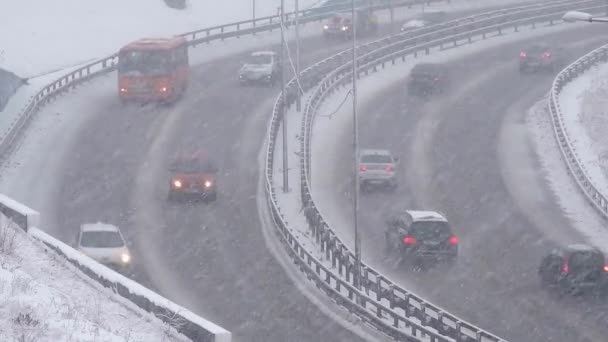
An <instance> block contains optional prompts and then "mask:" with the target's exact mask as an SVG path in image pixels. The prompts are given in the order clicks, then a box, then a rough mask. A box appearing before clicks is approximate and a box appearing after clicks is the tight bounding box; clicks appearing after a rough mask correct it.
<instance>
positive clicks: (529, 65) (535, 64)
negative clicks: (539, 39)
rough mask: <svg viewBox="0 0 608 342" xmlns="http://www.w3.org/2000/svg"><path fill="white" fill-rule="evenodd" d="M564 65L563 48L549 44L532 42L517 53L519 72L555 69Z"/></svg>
mask: <svg viewBox="0 0 608 342" xmlns="http://www.w3.org/2000/svg"><path fill="white" fill-rule="evenodd" d="M564 65H565V56H564V49H562V48H558V47H553V46H551V45H549V44H540V43H539V44H533V45H530V46H529V47H527V48H526V49H524V50H522V51H521V52H520V53H519V72H521V73H525V72H530V71H540V70H547V71H555V70H557V68H559V67H562V66H564Z"/></svg>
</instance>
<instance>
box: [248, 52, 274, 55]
mask: <svg viewBox="0 0 608 342" xmlns="http://www.w3.org/2000/svg"><path fill="white" fill-rule="evenodd" d="M251 55H252V56H274V55H276V53H275V52H274V51H256V52H253V53H252V54H251Z"/></svg>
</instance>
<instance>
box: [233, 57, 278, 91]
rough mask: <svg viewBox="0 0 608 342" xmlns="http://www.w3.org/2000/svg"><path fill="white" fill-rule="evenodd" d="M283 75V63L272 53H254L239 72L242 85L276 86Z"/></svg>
mask: <svg viewBox="0 0 608 342" xmlns="http://www.w3.org/2000/svg"><path fill="white" fill-rule="evenodd" d="M280 75H281V63H280V61H279V58H278V57H277V54H276V53H275V52H272V51H257V52H254V53H252V54H251V55H250V56H249V58H248V59H247V61H246V62H245V63H244V64H243V66H242V67H241V69H240V70H239V81H240V82H241V84H250V83H264V84H268V85H274V84H275V82H276V81H277V79H278V77H279V76H280Z"/></svg>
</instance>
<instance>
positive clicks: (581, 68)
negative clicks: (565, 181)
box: [549, 45, 608, 218]
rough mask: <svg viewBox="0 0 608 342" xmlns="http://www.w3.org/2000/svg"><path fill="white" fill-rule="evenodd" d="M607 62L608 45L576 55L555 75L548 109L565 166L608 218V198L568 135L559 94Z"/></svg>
mask: <svg viewBox="0 0 608 342" xmlns="http://www.w3.org/2000/svg"><path fill="white" fill-rule="evenodd" d="M606 62H608V45H604V46H602V47H600V48H597V49H595V50H593V51H591V52H589V53H588V54H586V55H584V56H583V57H581V58H579V59H577V60H576V61H575V62H574V63H572V64H570V65H569V66H567V67H566V68H565V69H564V70H562V71H561V72H560V73H559V74H558V75H557V76H556V77H555V80H553V85H552V87H551V93H550V96H549V111H550V112H551V122H552V124H553V133H554V136H555V139H556V141H557V144H558V145H559V149H560V152H561V154H562V157H563V160H564V162H565V163H566V167H567V168H568V171H569V173H570V175H571V176H572V177H573V178H574V181H575V182H576V184H577V185H578V188H579V189H580V191H581V192H582V193H583V194H584V196H585V198H587V200H588V201H589V203H591V205H592V206H593V207H594V208H595V209H596V210H597V211H598V212H599V213H600V215H602V216H603V217H604V218H608V198H607V197H606V195H605V194H602V193H601V192H600V190H599V188H598V187H597V186H595V185H594V184H593V181H592V180H591V177H590V176H589V175H588V174H587V171H586V170H585V167H584V166H583V163H582V162H581V161H580V160H579V157H578V155H577V153H576V149H575V148H574V146H573V144H572V138H571V137H570V136H569V135H568V129H567V127H566V124H565V121H564V113H563V112H562V109H561V106H560V102H559V96H560V93H561V91H562V89H564V87H565V86H566V85H567V84H568V83H570V82H572V81H573V80H574V79H575V78H576V77H578V76H579V75H581V74H583V73H584V72H585V71H587V70H589V68H591V67H593V66H595V65H597V64H600V63H606Z"/></svg>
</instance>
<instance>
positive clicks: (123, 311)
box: [0, 215, 189, 342]
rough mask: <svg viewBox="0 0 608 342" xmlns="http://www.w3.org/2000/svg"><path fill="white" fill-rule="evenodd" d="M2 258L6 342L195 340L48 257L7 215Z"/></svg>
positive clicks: (1, 329)
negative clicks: (9, 220) (117, 298)
mask: <svg viewBox="0 0 608 342" xmlns="http://www.w3.org/2000/svg"><path fill="white" fill-rule="evenodd" d="M8 241H12V242H11V243H9V242H8ZM11 245H12V246H11ZM0 260H1V267H0V303H2V305H0V322H2V323H1V324H0V336H2V340H3V341H6V340H13V339H14V340H15V341H34V340H35V341H39V342H55V341H66V342H69V341H127V340H128V341H142V342H144V341H161V340H162V341H189V340H188V339H187V338H186V337H185V336H182V335H180V334H178V333H177V332H176V331H175V330H174V329H173V328H171V327H170V326H169V325H166V324H164V323H162V322H161V321H160V320H158V319H157V318H156V317H154V316H153V315H151V314H147V313H144V312H143V311H141V310H139V309H138V308H137V307H135V306H134V305H133V304H132V303H129V302H127V301H117V300H116V296H115V295H114V293H113V292H112V291H111V290H109V289H105V288H103V287H101V286H100V285H99V284H97V283H95V282H92V281H91V280H90V279H87V278H86V277H84V275H83V274H82V273H80V272H79V271H77V270H75V269H74V268H73V267H70V266H68V265H67V264H66V263H65V261H64V260H61V258H60V257H58V256H57V255H56V254H55V253H45V252H44V251H43V249H42V248H41V246H40V244H39V243H38V242H36V241H34V240H33V239H32V238H31V237H30V236H28V235H27V234H25V232H24V231H23V230H21V229H19V228H18V227H15V226H14V225H9V222H8V220H7V219H6V217H5V216H3V215H0ZM11 337H12V338H13V339H11Z"/></svg>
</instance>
